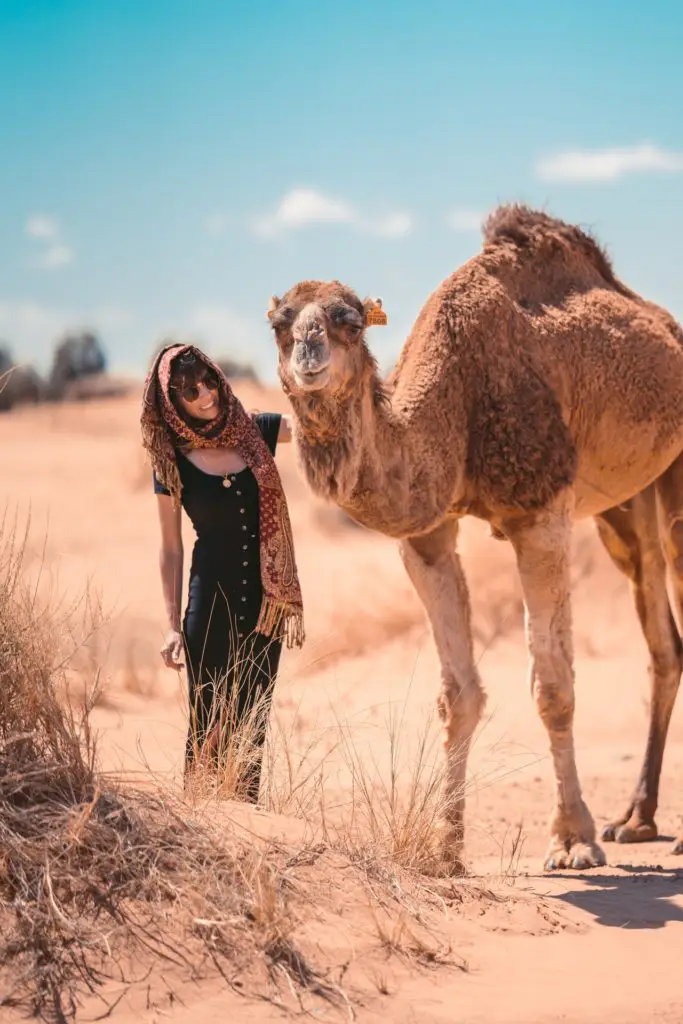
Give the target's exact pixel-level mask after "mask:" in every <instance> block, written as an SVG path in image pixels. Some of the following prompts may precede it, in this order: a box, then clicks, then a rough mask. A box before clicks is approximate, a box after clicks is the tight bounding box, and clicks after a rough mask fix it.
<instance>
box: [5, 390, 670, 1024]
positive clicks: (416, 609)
mask: <svg viewBox="0 0 683 1024" xmlns="http://www.w3.org/2000/svg"><path fill="white" fill-rule="evenodd" d="M239 391H240V395H241V397H242V398H243V400H244V401H245V403H246V404H247V405H248V406H257V407H258V408H260V409H263V410H265V409H269V410H276V409H280V410H284V409H286V399H285V398H284V396H283V395H282V394H281V393H279V392H278V391H277V390H273V391H270V392H264V391H261V390H259V389H258V388H256V387H254V386H251V385H249V386H244V387H242V388H241V389H239ZM0 439H1V440H2V444H1V445H0V506H1V507H2V508H3V509H4V510H6V511H7V512H8V513H9V514H10V515H13V514H15V513H16V515H17V516H18V518H19V520H20V521H22V522H24V521H25V520H26V518H27V516H28V515H29V514H30V520H31V528H30V535H29V541H28V548H27V566H28V568H29V570H30V571H36V572H37V571H38V568H39V567H40V568H41V574H42V581H43V585H44V586H47V585H49V586H51V587H52V588H53V589H54V591H55V593H60V594H63V595H66V596H67V597H76V596H77V595H79V594H82V593H83V591H84V588H85V587H86V585H87V586H89V588H90V593H91V594H95V593H98V594H99V595H100V596H101V599H102V602H103V606H104V608H105V610H106V612H107V615H108V616H109V621H108V624H107V626H106V628H105V629H104V631H103V633H102V638H101V639H98V640H97V641H96V642H95V643H94V644H93V645H92V649H91V651H90V655H89V656H90V658H91V660H92V662H93V663H94V662H96V661H102V662H104V664H105V673H104V674H105V684H106V685H105V689H104V694H103V699H102V701H101V702H100V704H99V705H98V707H97V708H96V710H95V713H94V721H95V725H96V726H97V728H98V730H99V732H100V756H101V759H102V765H103V767H104V768H105V769H106V770H108V771H114V772H122V771H124V772H127V773H135V775H136V777H137V778H139V779H145V780H147V781H150V780H154V779H156V780H158V781H161V782H163V784H165V785H173V784H174V782H175V781H177V779H178V774H179V771H180V768H181V758H182V750H183V742H184V733H185V715H186V709H185V704H184V693H183V686H184V683H183V679H182V677H178V676H177V675H176V674H175V673H173V672H169V671H167V670H164V669H163V667H162V666H161V662H160V659H159V656H158V648H159V646H160V643H161V639H162V635H163V628H164V623H163V605H162V600H161V591H160V583H159V578H158V570H157V551H158V535H157V522H156V509H155V501H154V497H153V495H152V492H151V485H150V472H149V469H148V468H147V467H146V466H145V465H144V463H143V459H142V454H141V451H140V447H139V441H138V404H137V401H136V400H135V399H132V398H122V399H121V398H117V399H112V400H109V401H100V402H97V403H89V404H70V405H64V406H54V407H43V408H38V409H37V410H34V409H20V410H18V411H16V412H14V413H12V414H9V415H4V416H2V417H0ZM278 464H279V466H280V470H281V473H282V477H283V481H284V484H285V488H286V491H287V495H288V499H289V503H290V510H291V515H292V522H293V528H294V532H295V539H296V545H297V553H298V561H299V568H300V575H301V582H302V587H303V591H304V597H305V602H306V612H307V631H308V640H307V644H306V646H305V648H304V650H303V651H302V652H296V653H291V652H287V653H286V655H285V657H284V659H283V665H282V670H281V676H280V679H279V682H278V687H277V695H276V700H275V704H274V720H276V721H277V723H278V728H279V729H281V730H283V732H284V733H286V734H287V735H288V736H289V742H290V743H291V744H292V745H293V748H295V749H297V750H302V751H303V750H305V749H307V748H308V747H310V746H311V744H317V747H316V750H317V751H318V752H321V751H323V750H324V749H327V748H328V747H330V746H332V743H333V738H334V737H335V736H338V734H339V729H340V728H343V729H344V730H345V735H346V736H347V737H348V742H350V743H353V745H354V750H355V751H356V753H357V756H358V757H361V758H366V759H367V763H368V766H369V770H371V771H376V772H379V773H380V774H382V773H386V771H387V770H388V764H389V753H388V748H389V744H388V729H387V724H386V722H387V719H388V717H389V716H391V715H392V714H393V716H394V718H395V720H396V721H398V722H399V728H398V733H399V735H400V740H401V744H402V747H401V749H402V752H403V753H402V756H403V757H404V761H403V762H402V764H403V771H404V777H407V776H408V775H409V774H410V763H411V760H410V759H411V757H414V756H415V751H416V748H417V745H418V742H419V738H420V735H421V731H422V730H423V729H424V728H430V727H431V734H433V736H434V738H435V740H437V743H438V738H437V736H436V731H435V729H434V723H433V719H434V712H433V709H434V703H435V697H436V692H437V684H438V666H437V661H436V656H435V652H434V648H433V644H432V642H431V639H430V637H429V634H428V631H427V629H426V626H425V622H424V617H423V614H422V610H421V608H420V605H419V603H418V602H417V599H416V598H415V595H414V594H413V592H412V590H411V587H410V585H409V583H408V581H407V579H406V577H405V574H404V570H403V568H402V566H401V563H400V560H399V558H398V554H397V552H396V548H395V545H394V544H393V543H392V542H391V541H388V540H387V539H385V538H382V537H379V536H376V535H373V534H370V533H369V532H367V531H365V530H363V529H360V528H357V527H354V526H353V525H350V524H348V523H346V522H345V521H344V519H343V517H341V516H340V515H339V514H338V513H337V512H336V511H335V510H334V509H330V508H326V507H324V506H322V505H321V504H320V503H318V502H316V501H314V500H313V499H312V497H311V496H310V494H309V493H308V492H307V490H306V488H305V486H304V484H303V482H302V480H301V478H300V476H299V474H298V471H297V468H296V466H295V461H294V457H293V452H292V451H291V449H289V448H287V447H285V446H283V447H282V448H281V449H280V451H279V453H278ZM463 534H464V535H463V544H462V551H463V556H464V561H465V568H466V572H467V575H468V579H469V581H470V588H471V592H472V601H473V608H474V625H475V633H476V646H477V654H478V657H479V658H480V668H481V672H482V676H483V680H484V684H485V687H486V690H487V693H488V703H487V709H486V715H485V719H484V721H483V723H482V726H481V728H480V730H479V732H478V734H477V738H476V742H475V744H474V748H473V752H472V756H471V762H470V787H469V797H468V810H467V827H468V835H467V858H468V862H469V864H470V866H471V870H472V876H473V877H472V879H471V882H470V883H468V884H469V885H471V887H472V888H471V893H472V895H471V898H469V897H468V899H467V900H465V901H464V902H463V903H462V904H457V905H453V906H450V907H448V908H445V909H444V912H443V913H441V915H440V917H439V919H438V921H437V919H436V918H435V917H432V918H430V920H431V921H432V923H433V924H434V927H435V928H437V929H438V932H439V936H440V941H443V942H444V943H447V944H448V945H449V946H450V949H451V951H452V957H451V960H452V962H451V963H450V965H449V964H448V963H447V964H445V965H443V966H439V967H434V966H431V967H430V968H429V969H427V968H424V967H420V966H419V964H417V963H415V962H414V961H413V960H411V958H410V957H403V956H400V955H394V956H388V955H387V953H386V950H384V951H383V950H382V949H380V948H378V943H377V936H376V929H375V930H374V931H373V927H371V926H370V925H369V924H368V917H367V908H365V909H364V907H363V905H362V899H361V897H360V896H359V895H358V894H357V893H355V891H354V892H349V893H348V900H347V902H346V903H345V892H344V888H343V886H342V887H341V888H340V889H339V892H338V894H337V896H336V897H335V899H336V901H337V902H336V904H335V905H334V906H332V904H331V903H330V904H329V906H328V905H327V904H326V909H325V910H324V912H323V910H320V915H319V916H318V917H316V915H315V913H314V909H313V907H312V908H311V920H310V921H308V922H306V921H303V922H302V928H303V930H304V932H306V929H308V932H306V934H307V935H308V941H309V942H311V943H314V944H315V945H316V947H317V949H318V950H319V951H322V955H323V957H324V959H325V962H327V963H328V964H329V965H333V964H338V965H342V964H344V963H347V962H348V963H350V965H351V966H350V967H348V968H347V971H346V978H347V979H348V981H349V990H350V991H351V990H353V992H354V993H355V996H356V1002H355V1003H354V1007H355V1014H356V1018H357V1019H358V1020H361V1021H373V1022H374V1021H379V1020H387V1019H388V1020H391V1021H396V1022H406V1024H408V1022H417V1021H419V1022H420V1024H430V1022H441V1021H462V1022H468V1024H478V1022H505V1024H516V1022H520V1024H521V1022H525V1024H535V1022H539V1024H541V1022H543V1024H545V1022H556V1021H557V1022H559V1021H562V1022H585V1021H601V1022H615V1024H616V1022H619V1024H630V1022H636V1021H637V1022H642V1021H672V1022H673V1021H680V1020H683V984H681V981H680V976H679V974H678V970H679V969H680V958H681V953H683V859H681V858H676V857H674V856H672V855H671V854H670V853H669V847H670V845H671V841H672V840H673V837H674V836H675V835H676V834H677V833H678V831H679V828H680V816H681V814H682V813H683V797H681V791H682V789H683V787H682V786H681V782H682V781H683V711H681V707H680V705H679V707H678V708H677V709H676V711H675V713H674V718H673V721H672V725H671V731H670V736H669V741H668V747H667V753H666V758H665V766H664V772H663V778H662V787H661V805H660V811H659V814H658V824H659V829H660V832H661V834H662V837H663V838H662V839H660V840H658V841H657V842H652V843H646V844H643V845H640V846H619V845H614V844H606V851H607V856H608V866H607V867H606V868H603V869H600V870H598V871H593V872H584V873H570V872H563V873H560V874H553V875H547V874H544V873H543V871H542V857H543V851H544V848H545V845H546V842H547V834H546V818H547V815H548V813H549V810H550V806H551V803H552V780H551V769H550V764H549V759H548V755H547V747H546V738H545V734H544V731H543V728H542V726H541V724H540V722H539V721H538V719H537V717H536V714H535V710H534V707H533V704H532V702H531V699H530V696H529V693H528V686H527V679H526V656H525V649H524V641H523V635H522V631H521V605H520V601H519V587H518V584H517V581H516V576H515V573H514V565H513V562H512V557H511V552H510V550H509V548H508V547H507V546H506V545H505V544H504V543H500V542H498V541H495V540H493V539H491V538H490V537H489V536H488V531H487V529H486V528H485V527H484V526H483V524H479V523H476V522H469V521H468V522H467V523H466V525H465V529H464V531H463ZM191 543H192V532H191V529H190V528H187V544H186V549H187V551H188V559H189V550H190V547H191ZM573 565H574V572H575V577H576V583H575V589H574V609H575V630H576V632H575V636H576V651H577V663H576V671H577V712H576V742H577V757H578V763H579V771H580V775H581V779H582V783H583V787H584V792H585V795H586V799H587V801H588V803H589V806H590V807H591V809H592V811H593V814H594V816H595V818H596V821H597V824H598V827H601V826H602V825H603V824H605V823H606V822H607V821H609V820H610V819H612V818H613V817H614V816H615V815H617V814H618V813H620V812H621V811H622V809H623V808H624V806H625V804H626V802H627V800H628V796H629V793H630V790H631V788H632V786H633V784H634V782H635V777H636V774H637V770H638V767H639V759H640V757H641V756H642V751H643V748H644V743H645V732H646V724H647V695H648V694H647V653H646V649H645V645H644V642H643V640H642V637H641V634H640V630H639V627H638V623H637V619H636V615H635V612H634V610H633V607H632V604H631V597H630V592H629V588H628V585H627V583H626V581H625V580H624V579H622V578H621V577H620V576H619V574H618V573H617V572H616V570H614V569H613V567H612V565H611V563H610V562H609V560H608V558H607V556H606V554H605V553H604V552H603V550H602V548H601V546H600V544H599V541H598V540H597V537H596V534H595V530H594V527H593V526H592V524H590V523H587V524H581V525H580V526H579V527H578V528H577V530H576V536H575V542H574V558H573ZM431 734H430V735H431ZM276 744H277V737H275V739H274V740H273V747H274V749H275V747H276ZM276 753H277V751H276V750H275V754H276ZM429 757H431V758H432V759H433V760H434V763H438V759H439V751H438V745H437V746H435V747H434V749H433V751H431V752H430V754H429ZM335 758H336V760H335ZM326 765H327V766H328V769H326V770H328V781H327V790H326V794H327V795H326V799H327V800H330V801H331V802H332V803H335V802H336V803H337V804H338V805H339V806H342V805H344V806H347V807H348V804H349V800H350V789H349V785H350V779H349V774H348V766H347V765H346V764H345V762H344V759H343V758H340V756H339V754H338V753H337V754H335V753H334V752H333V753H331V754H330V755H329V757H328V759H327V760H326ZM276 771H277V766H274V767H273V773H275V772H276ZM273 792H277V787H275V788H274V790H273ZM276 810H279V811H280V812H281V813H279V814H268V813H265V812H263V811H257V812H248V811H246V810H245V809H244V808H239V807H234V808H231V809H229V811H228V813H229V814H230V815H231V816H232V818H234V820H236V821H240V820H242V819H243V818H244V815H248V816H249V820H248V824H249V827H250V828H252V829H254V830H255V831H256V832H258V831H259V830H261V831H262V832H263V833H264V834H266V833H267V834H269V835H270V834H275V835H282V836H284V837H286V838H287V841H289V842H293V843H295V842H296V837H297V835H298V832H297V830H298V829H300V828H301V827H303V826H302V822H301V821H300V820H297V818H296V816H295V815H294V813H293V812H294V807H293V804H292V800H291V799H290V800H289V801H287V800H284V798H283V801H282V806H281V807H280V808H276ZM240 815H241V816H242V819H241V818H240ZM517 835H519V836H521V840H522V842H521V848H520V847H518V848H517V852H516V855H514V853H513V844H514V842H515V836H517ZM327 856H328V855H325V857H327ZM325 857H322V858H321V860H320V862H319V863H317V865H316V866H315V867H312V868H311V872H312V874H311V879H310V882H311V886H312V887H313V888H315V886H316V885H324V884H325V882H326V879H329V877H331V876H333V875H334V872H335V870H336V869H335V866H334V861H333V860H330V859H328V860H326V859H325ZM316 872H317V875H316ZM477 887H479V889H481V890H482V891H483V890H490V891H492V892H493V893H494V894H495V895H496V899H493V900H492V899H489V898H486V897H483V896H482V897H481V898H480V897H478V896H476V893H477V891H479V890H478V888H477ZM313 902H315V901H312V903H313ZM431 913H432V914H433V913H434V912H433V911H432V912H431ZM437 917H438V915H437ZM318 958H319V959H320V952H319V954H318ZM384 989H386V990H388V994H387V993H385V992H383V991H382V990H384ZM136 998H137V1002H136ZM140 1000H141V997H140V996H139V995H138V997H136V996H135V995H134V994H133V995H131V998H130V999H127V1000H123V1001H122V1003H121V1004H120V1006H119V1007H118V1008H117V1010H116V1011H115V1013H114V1015H113V1018H112V1019H114V1020H117V1021H119V1022H120V1024H129V1022H132V1021H133V1020H136V1021H138V1020H139V1021H143V1020H144V1021H153V1020H159V1021H160V1020H162V1019H163V1020H168V1021H172V1022H174V1024H176V1022H178V1024H179V1022H187V1024H189V1022H190V1021H192V1022H194V1021H202V1022H213V1021H216V1022H217V1021H222V1020H224V1019H226V1018H229V1019H230V1020H232V1021H241V1020H244V1021H247V1020H249V1021H253V1022H255V1024H259V1022H261V1021H263V1022H265V1021H271V1020H279V1019H282V1011H280V1010H278V1009H277V1008H276V1007H274V1006H273V1005H272V1004H270V1003H266V1002H263V1001H262V1000H253V999H249V998H246V997H242V996H238V995H235V994H234V993H231V992H229V991H228V990H226V988H225V986H224V985H223V984H222V983H221V982H220V980H219V979H215V978H213V979H212V978H209V979H207V980H206V981H205V982H204V983H203V984H202V985H200V986H192V987H190V988H187V989H184V990H183V992H182V1002H181V1000H173V1001H172V1002H170V1003H169V1002H168V1001H166V1002H165V1003H163V1005H162V1004H160V1003H157V1004H156V1005H152V1006H150V1007H148V1006H147V1005H146V1004H145V1002H144V1000H143V1001H142V1002H141V1001H140ZM311 1012H312V1015H313V1016H315V1017H316V1019H329V1020H332V1019H343V1018H344V1013H343V1012H342V1011H339V1010H334V1009H332V1008H330V1007H327V1008H326V1007H324V1006H323V1007H320V1006H316V1008H315V1011H313V1010H312V1011H311ZM88 1017H89V1014H87V1013H85V1012H84V1015H83V1019H86V1018H88Z"/></svg>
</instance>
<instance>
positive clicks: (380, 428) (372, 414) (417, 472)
mask: <svg viewBox="0 0 683 1024" xmlns="http://www.w3.org/2000/svg"><path fill="white" fill-rule="evenodd" d="M291 402H292V409H293V411H294V418H295V427H294V440H295V445H296V447H297V451H298V456H299V461H300V463H301V466H302V468H303V471H304V473H305V475H306V478H307V480H308V483H309V485H310V486H311V488H312V490H313V491H314V492H315V493H316V494H317V495H318V496H319V497H321V498H324V499H327V500H329V501H333V502H335V503H336V504H337V505H340V506H341V507H342V508H343V509H344V510H345V511H346V512H347V513H348V514H349V515H350V516H352V517H353V518H354V519H356V520H357V521H358V522H360V523H362V524H363V525H365V526H367V527H369V528H370V529H374V530H378V531H379V532H381V533H386V534H389V535H391V536H406V535H410V534H414V533H418V532H421V531H423V530H425V529H428V528H429V526H430V525H431V524H432V523H434V522H436V521H438V520H439V519H440V518H442V517H443V515H444V514H445V512H446V511H447V510H448V506H449V505H450V503H451V497H452V495H453V482H452V481H450V482H449V481H448V480H447V479H445V478H444V474H443V471H442V468H441V467H440V466H439V464H438V460H436V461H435V460H434V458H433V453H434V438H433V436H428V432H429V430H428V427H429V425H428V423H427V420H426V419H424V418H422V417H420V416H419V414H418V415H411V416H410V418H409V419H408V418H406V417H405V416H402V415H401V412H400V410H397V409H396V408H395V407H394V406H393V405H392V402H391V399H390V397H389V396H387V395H384V394H382V392H381V390H380V388H379V387H378V386H377V381H376V380H372V379H371V380H369V381H367V382H366V383H365V384H364V385H363V386H359V387H358V388H357V389H354V390H353V391H351V390H349V392H348V393H347V394H346V395H344V396H342V397H340V396H339V395H336V396H334V397H328V396H322V397H320V396H313V397H312V398H308V397H306V396H294V395H293V396H291ZM430 455H431V457H430Z"/></svg>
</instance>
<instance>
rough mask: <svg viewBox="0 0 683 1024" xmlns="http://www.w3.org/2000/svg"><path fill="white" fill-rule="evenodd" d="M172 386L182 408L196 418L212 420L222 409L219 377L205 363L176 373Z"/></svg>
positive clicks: (198, 363) (197, 363) (196, 364)
mask: <svg viewBox="0 0 683 1024" xmlns="http://www.w3.org/2000/svg"><path fill="white" fill-rule="evenodd" d="M171 388H172V390H173V394H174V397H175V398H176V401H177V403H178V406H179V407H180V410H181V411H182V412H184V413H186V415H188V416H190V417H191V418H192V419H195V420H205V421H206V422H210V421H211V420H213V419H215V418H216V416H217V415H218V413H219V411H220V392H219V390H218V378H217V377H216V376H215V374H213V373H212V372H211V370H209V368H208V367H207V366H204V365H203V363H200V362H196V363H195V364H194V365H193V366H192V367H190V368H189V369H187V370H183V369H181V371H180V372H179V373H178V374H174V376H173V379H172V383H171Z"/></svg>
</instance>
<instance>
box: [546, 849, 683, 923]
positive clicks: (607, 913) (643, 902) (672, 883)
mask: <svg viewBox="0 0 683 1024" xmlns="http://www.w3.org/2000/svg"><path fill="white" fill-rule="evenodd" d="M613 867H615V868H618V869H619V870H620V871H624V872H627V873H626V874H623V875H591V874H585V875H581V882H582V883H583V884H584V885H585V886H586V888H581V889H578V890H577V889H571V890H567V891H566V892H562V893H548V894H547V896H548V897H549V898H550V899H556V900H561V901H562V902H564V903H566V904H568V905H569V906H571V907H576V908H578V909H579V910H584V911H586V913H588V914H592V915H593V917H594V918H595V922H596V924H602V925H605V926H606V927H608V928H625V929H638V928H664V926H665V925H667V924H671V923H672V922H674V921H680V922H683V905H679V904H677V903H675V902H673V898H674V897H676V896H678V897H682V898H683V869H680V868H679V869H676V868H671V869H668V868H658V867H645V866H634V865H632V864H614V865H613ZM554 877H555V878H558V877H559V878H571V877H573V878H574V879H576V877H577V876H576V875H573V876H571V875H569V874H564V873H562V874H559V875H557V874H555V876H554Z"/></svg>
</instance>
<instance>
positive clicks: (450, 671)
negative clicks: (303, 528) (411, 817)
mask: <svg viewBox="0 0 683 1024" xmlns="http://www.w3.org/2000/svg"><path fill="white" fill-rule="evenodd" d="M456 538H457V523H455V522H448V523H445V524H443V525H442V526H440V527H439V528H438V529H436V530H434V531H433V532H432V533H429V534H426V535H423V536H420V537H413V538H411V539H409V540H406V541H402V542H401V544H400V551H401V556H402V558H403V562H404V565H405V567H406V570H407V572H408V575H409V576H410V579H411V580H412V583H413V586H414V587H415V589H416V591H417V593H418V595H419V597H420V599H421V600H422V603H423V604H424V606H425V609H426V611H427V615H428V617H429V621H430V624H431V627H432V633H433V636H434V642H435V644H436V649H437V652H438V655H439V659H440V662H441V693H440V695H439V700H438V710H439V716H440V718H441V721H442V722H443V726H444V747H445V753H446V776H445V785H444V809H443V816H444V828H443V835H442V843H441V851H440V853H441V856H442V857H443V859H444V861H445V862H446V864H447V865H449V866H450V867H451V868H452V869H454V870H459V869H461V868H462V848H463V841H464V808H465V782H466V773H467V756H468V753H469V748H470V742H471V739H472V734H473V733H474V730H475V728H476V726H477V723H478V721H479V719H480V717H481V714H482V711H483V708H484V702H485V697H484V693H483V691H482V688H481V684H480V682H479V676H478V674H477V670H476V668H475V665H474V658H473V654H472V634H471V628H470V603H469V594H468V590H467V583H466V581H465V576H464V574H463V571H462V567H461V565H460V559H459V558H458V555H457V553H456V550H455V544H456Z"/></svg>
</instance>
